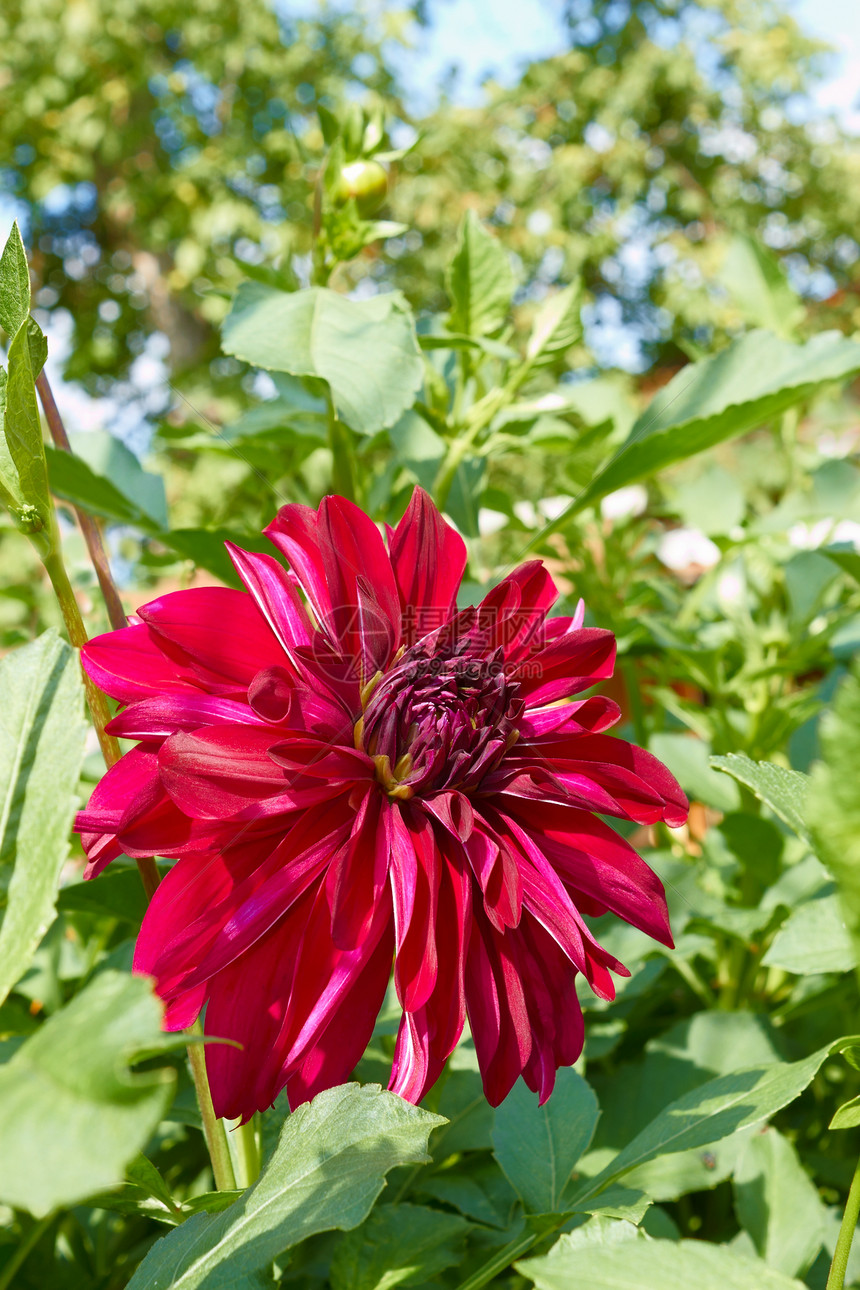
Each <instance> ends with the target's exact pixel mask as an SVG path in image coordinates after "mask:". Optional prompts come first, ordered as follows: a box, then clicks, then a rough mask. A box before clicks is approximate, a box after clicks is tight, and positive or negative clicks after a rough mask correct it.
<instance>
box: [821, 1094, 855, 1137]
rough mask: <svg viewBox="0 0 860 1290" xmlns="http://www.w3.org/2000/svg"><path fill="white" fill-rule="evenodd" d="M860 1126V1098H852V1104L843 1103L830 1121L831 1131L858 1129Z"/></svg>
mask: <svg viewBox="0 0 860 1290" xmlns="http://www.w3.org/2000/svg"><path fill="white" fill-rule="evenodd" d="M858 1124H860V1097H852V1098H851V1100H850V1102H843V1103H842V1105H841V1106H840V1107H839V1108H838V1110H837V1111H836V1113H835V1115H834V1116H833V1119H832V1120H831V1121H830V1124H829V1126H828V1127H829V1128H831V1129H856V1127H857V1125H858Z"/></svg>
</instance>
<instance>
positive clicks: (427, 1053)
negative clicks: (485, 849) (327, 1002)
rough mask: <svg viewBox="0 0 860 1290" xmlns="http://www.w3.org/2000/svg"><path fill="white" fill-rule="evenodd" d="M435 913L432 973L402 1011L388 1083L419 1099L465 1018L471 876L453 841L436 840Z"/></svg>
mask: <svg viewBox="0 0 860 1290" xmlns="http://www.w3.org/2000/svg"><path fill="white" fill-rule="evenodd" d="M441 851H442V857H443V860H442V865H441V882H440V886H439V913H438V917H437V921H436V926H435V929H434V934H435V937H436V960H437V972H436V979H435V982H434V985H433V990H432V992H431V994H430V995H429V997H428V998H427V1000H426V1002H425V1003H424V1004H423V1005H422V1006H421V1007H420V1008H416V1009H415V1010H414V1011H409V1012H404V1014H403V1018H402V1020H401V1023H400V1029H399V1031H398V1035H397V1044H396V1047H395V1050H394V1062H393V1064H392V1069H391V1079H390V1081H389V1084H388V1087H389V1088H390V1089H391V1091H392V1093H397V1094H398V1095H399V1096H400V1097H402V1098H405V1099H406V1100H407V1101H408V1102H419V1101H420V1100H421V1098H422V1097H423V1096H424V1094H425V1093H426V1092H427V1090H428V1088H430V1087H431V1085H432V1084H435V1082H436V1080H437V1079H438V1078H439V1076H440V1075H441V1073H442V1068H443V1067H444V1065H445V1062H446V1061H447V1059H448V1057H449V1056H450V1054H451V1053H452V1052H453V1050H454V1048H455V1047H456V1045H457V1041H458V1040H459V1038H460V1035H461V1034H462V1032H463V1026H464V1024H465V1021H466V997H465V970H466V953H467V948H468V941H469V925H470V922H471V906H472V901H471V880H470V878H469V876H468V872H467V867H466V865H465V861H464V858H463V857H462V855H461V854H458V852H459V848H458V847H457V845H456V844H455V843H448V842H447V841H444V840H443V841H442V842H441Z"/></svg>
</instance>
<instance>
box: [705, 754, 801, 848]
mask: <svg viewBox="0 0 860 1290" xmlns="http://www.w3.org/2000/svg"><path fill="white" fill-rule="evenodd" d="M711 765H712V766H713V767H715V769H716V770H722V771H725V772H726V774H728V775H731V776H732V777H733V778H734V779H736V780H738V781H739V783H741V784H745V785H746V787H747V788H750V789H752V791H753V792H754V793H755V795H756V797H757V798H758V799H759V801H760V802H764V804H765V806H769V807H770V809H771V810H772V811H773V813H774V815H778V816H779V818H780V819H781V820H784V821H785V823H786V824H787V825H788V827H789V828H790V829H793V830H794V832H795V833H796V834H797V836H798V837H799V838H802V839H803V841H804V842H808V843H809V845H810V846H811V845H812V839H811V838H810V835H809V830H808V829H807V827H806V823H805V821H804V814H805V807H804V803H805V801H806V793H807V790H808V788H809V776H808V775H802V774H801V773H800V771H799V770H789V769H788V768H787V767H785V766H777V765H776V764H775V763H774V762H770V761H752V760H751V758H749V757H747V756H746V755H745V754H744V753H728V754H727V755H726V756H725V757H712V758H711Z"/></svg>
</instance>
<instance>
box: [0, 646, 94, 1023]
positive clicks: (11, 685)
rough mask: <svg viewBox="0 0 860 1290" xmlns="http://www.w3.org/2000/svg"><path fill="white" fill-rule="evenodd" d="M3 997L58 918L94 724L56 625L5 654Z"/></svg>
mask: <svg viewBox="0 0 860 1290" xmlns="http://www.w3.org/2000/svg"><path fill="white" fill-rule="evenodd" d="M0 693H2V695H3V703H2V706H0V866H3V865H13V864H14V866H15V868H14V870H13V873H12V877H11V879H10V881H9V884H8V891H7V898H6V912H5V914H4V916H3V922H2V924H0V1003H2V1002H3V1000H4V999H5V998H6V996H7V995H8V994H9V991H10V990H11V989H12V987H13V986H14V985H15V983H16V981H18V980H19V979H20V977H21V976H22V974H23V973H24V972H25V971H26V970H27V968H28V967H29V965H30V961H31V959H32V957H33V955H34V953H35V951H36V947H37V946H38V944H39V942H40V941H41V939H42V937H43V936H44V934H45V932H46V931H47V930H48V927H49V926H50V924H51V923H52V922H53V919H54V913H55V905H54V902H55V899H56V895H57V884H58V882H59V878H60V871H61V869H62V867H63V865H64V863H65V860H66V857H67V855H68V853H69V829H70V827H71V823H72V817H73V815H74V811H75V806H76V792H77V787H78V779H79V776H80V769H81V764H82V762H83V757H84V739H85V737H86V731H87V725H86V722H85V720H84V708H83V685H82V683H81V672H80V666H79V664H78V659H77V655H76V653H75V651H74V650H73V649H71V648H70V647H69V646H68V645H66V644H65V642H64V641H62V640H61V639H60V637H59V636H58V635H57V633H56V631H54V630H51V631H47V632H45V634H44V635H43V636H40V637H39V639H38V640H35V641H33V642H32V644H30V645H25V646H23V647H22V648H21V649H17V650H14V651H13V652H12V653H11V654H7V655H6V657H5V658H4V659H2V660H0Z"/></svg>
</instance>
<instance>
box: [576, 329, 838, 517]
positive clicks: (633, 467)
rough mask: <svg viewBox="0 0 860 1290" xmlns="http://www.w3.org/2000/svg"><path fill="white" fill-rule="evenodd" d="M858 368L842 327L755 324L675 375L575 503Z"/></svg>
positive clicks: (586, 502)
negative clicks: (794, 336) (815, 330)
mask: <svg viewBox="0 0 860 1290" xmlns="http://www.w3.org/2000/svg"><path fill="white" fill-rule="evenodd" d="M858 371H860V344H857V343H856V342H855V341H852V340H847V339H846V338H845V337H844V336H843V335H842V334H841V333H840V332H832V331H831V332H821V333H820V334H819V335H817V336H814V337H813V338H812V340H809V341H807V342H806V344H804V345H793V344H791V343H790V342H789V341H785V340H781V339H780V338H779V337H777V336H774V335H773V334H772V333H771V332H766V331H752V332H749V333H748V334H747V335H746V336H741V337H740V339H739V340H736V341H734V342H733V343H732V344H731V345H729V346H728V348H726V349H724V350H722V351H721V352H720V353H719V354H714V355H713V356H711V357H710V358H703V359H701V360H700V361H699V362H697V363H693V364H691V365H690V366H689V367H685V368H683V369H682V370H681V371H680V372H678V374H677V376H675V377H673V379H672V380H671V381H670V382H669V384H668V385H667V386H666V387H665V389H663V390H661V391H660V393H659V394H658V395H657V397H656V398H655V399H654V401H653V402H652V403H651V404H650V406H649V407H648V408H646V410H645V411H644V412H643V413H642V415H641V416H640V417H639V419H638V420H637V421H636V423H635V425H634V426H633V429H632V430H631V432H630V437H629V438H628V440H627V442H626V443H625V444H623V445H622V447H621V448H620V449H619V451H618V453H617V454H616V455H615V456H614V457H613V458H612V460H611V461H610V462H609V464H608V465H607V466H606V468H605V469H604V470H602V471H601V472H600V474H599V475H598V476H597V477H596V478H595V479H594V481H593V483H592V484H590V485H589V487H588V488H586V490H585V492H584V493H582V494H581V495H580V497H579V498H578V499H577V502H576V507H575V509H576V510H583V509H584V508H585V507H587V506H592V505H593V504H594V503H595V502H597V501H599V500H600V498H601V497H605V496H606V494H607V493H612V492H615V490H616V489H618V488H624V487H625V486H626V485H627V484H632V483H635V482H636V481H637V480H639V479H644V478H645V477H646V476H648V475H653V474H654V473H655V472H657V471H659V470H662V469H663V468H664V467H665V466H669V465H671V464H672V463H673V462H675V461H683V460H684V459H685V458H687V457H693V456H695V455H696V453H699V452H704V451H705V449H706V448H712V447H713V446H714V445H715V444H718V443H722V442H723V441H724V440H725V439H731V438H734V437H736V436H737V435H740V434H744V433H745V432H746V431H747V430H752V429H754V428H755V427H756V426H760V425H763V424H765V423H766V422H768V421H772V420H773V418H774V417H777V416H779V415H780V413H782V412H785V411H786V410H787V409H788V408H790V407H794V406H795V405H796V404H798V403H803V402H805V401H806V400H807V399H809V398H810V397H811V396H812V395H813V394H815V393H816V392H817V391H818V390H820V389H821V388H822V387H824V386H826V385H830V384H833V383H834V382H840V381H845V380H848V378H849V377H851V376H854V375H855V374H856V373H857V372H858Z"/></svg>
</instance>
